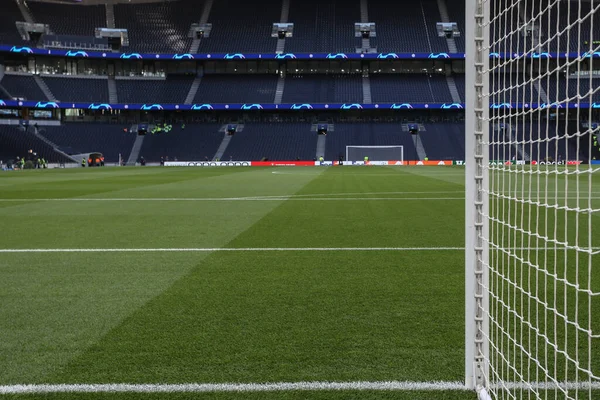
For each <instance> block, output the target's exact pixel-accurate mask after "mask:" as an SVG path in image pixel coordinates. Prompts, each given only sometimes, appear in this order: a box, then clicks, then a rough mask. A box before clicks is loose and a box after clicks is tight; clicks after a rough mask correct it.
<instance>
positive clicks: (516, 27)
mask: <svg viewBox="0 0 600 400" xmlns="http://www.w3.org/2000/svg"><path fill="white" fill-rule="evenodd" d="M486 1H489V6H490V16H489V31H490V40H489V51H490V55H491V56H492V57H491V59H490V64H489V69H488V70H486V71H485V74H486V75H488V76H489V82H490V83H489V90H488V93H485V94H484V96H486V97H487V98H488V100H489V103H490V106H491V109H490V113H489V121H485V123H486V124H488V125H489V141H488V140H487V139H486V141H487V143H485V145H487V147H488V148H489V157H490V162H489V165H485V166H483V168H484V169H485V170H486V171H484V173H486V174H487V176H488V179H489V181H488V182H489V185H488V189H484V191H485V192H487V193H486V194H487V198H488V199H489V215H484V216H483V217H484V219H485V220H487V224H488V225H489V236H488V237H485V238H483V240H484V243H485V244H487V246H488V248H489V260H487V261H485V269H486V270H487V271H486V272H487V274H488V277H489V280H488V282H487V284H486V285H487V287H485V291H486V293H487V295H488V299H489V307H488V308H487V309H485V310H483V312H484V313H485V317H487V319H488V321H489V331H488V332H485V333H484V336H486V337H485V339H486V340H487V343H488V346H489V356H486V360H485V364H486V365H487V368H488V371H487V372H488V374H487V376H488V380H487V383H486V385H487V391H488V393H489V395H490V396H491V397H492V398H495V399H523V398H525V399H547V398H548V399H550V398H551V399H555V398H560V399H580V398H589V399H592V398H600V175H599V172H598V171H599V169H600V165H597V164H594V161H595V159H596V158H597V157H598V142H597V137H596V134H598V128H597V125H596V122H597V121H598V120H599V118H598V109H596V108H594V107H595V106H597V105H598V104H600V79H599V78H600V75H598V74H599V72H600V58H597V56H598V55H600V54H599V53H597V52H598V51H599V47H600V11H599V7H600V1H599V0H592V1H583V0H578V1H566V0H486ZM595 53H596V54H595ZM525 54H527V55H525ZM594 309H595V310H594Z"/></svg>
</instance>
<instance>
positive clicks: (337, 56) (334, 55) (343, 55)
mask: <svg viewBox="0 0 600 400" xmlns="http://www.w3.org/2000/svg"><path fill="white" fill-rule="evenodd" d="M325 58H330V59H335V58H348V56H347V55H345V54H344V53H335V54H334V53H329V54H327V56H326V57H325Z"/></svg>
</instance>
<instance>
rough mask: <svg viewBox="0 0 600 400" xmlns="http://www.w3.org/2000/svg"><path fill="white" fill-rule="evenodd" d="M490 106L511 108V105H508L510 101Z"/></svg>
mask: <svg viewBox="0 0 600 400" xmlns="http://www.w3.org/2000/svg"><path fill="white" fill-rule="evenodd" d="M492 108H494V109H499V108H512V106H511V105H510V103H499V104H492Z"/></svg>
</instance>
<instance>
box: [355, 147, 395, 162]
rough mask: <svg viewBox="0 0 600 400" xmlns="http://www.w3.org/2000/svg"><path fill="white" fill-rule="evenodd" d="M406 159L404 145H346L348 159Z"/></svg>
mask: <svg viewBox="0 0 600 400" xmlns="http://www.w3.org/2000/svg"><path fill="white" fill-rule="evenodd" d="M365 157H369V161H404V146H346V160H347V161H364V159H365Z"/></svg>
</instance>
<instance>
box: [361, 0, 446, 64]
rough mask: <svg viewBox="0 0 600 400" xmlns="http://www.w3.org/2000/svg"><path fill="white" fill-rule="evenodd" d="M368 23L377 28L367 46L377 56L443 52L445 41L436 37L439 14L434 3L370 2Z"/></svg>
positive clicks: (428, 0)
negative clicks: (372, 48) (380, 54)
mask: <svg viewBox="0 0 600 400" xmlns="http://www.w3.org/2000/svg"><path fill="white" fill-rule="evenodd" d="M369 19H370V20H371V21H370V22H375V24H376V26H377V37H376V38H374V39H372V43H371V46H376V47H377V51H379V52H385V53H388V52H414V51H416V52H430V53H439V52H447V51H448V45H447V44H446V39H445V38H440V37H438V35H437V30H436V23H437V22H440V20H441V17H440V12H439V9H438V7H437V3H436V1H435V0H420V1H418V0H415V1H409V2H405V1H403V2H399V1H398V2H387V1H385V2H384V1H370V2H369Z"/></svg>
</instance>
